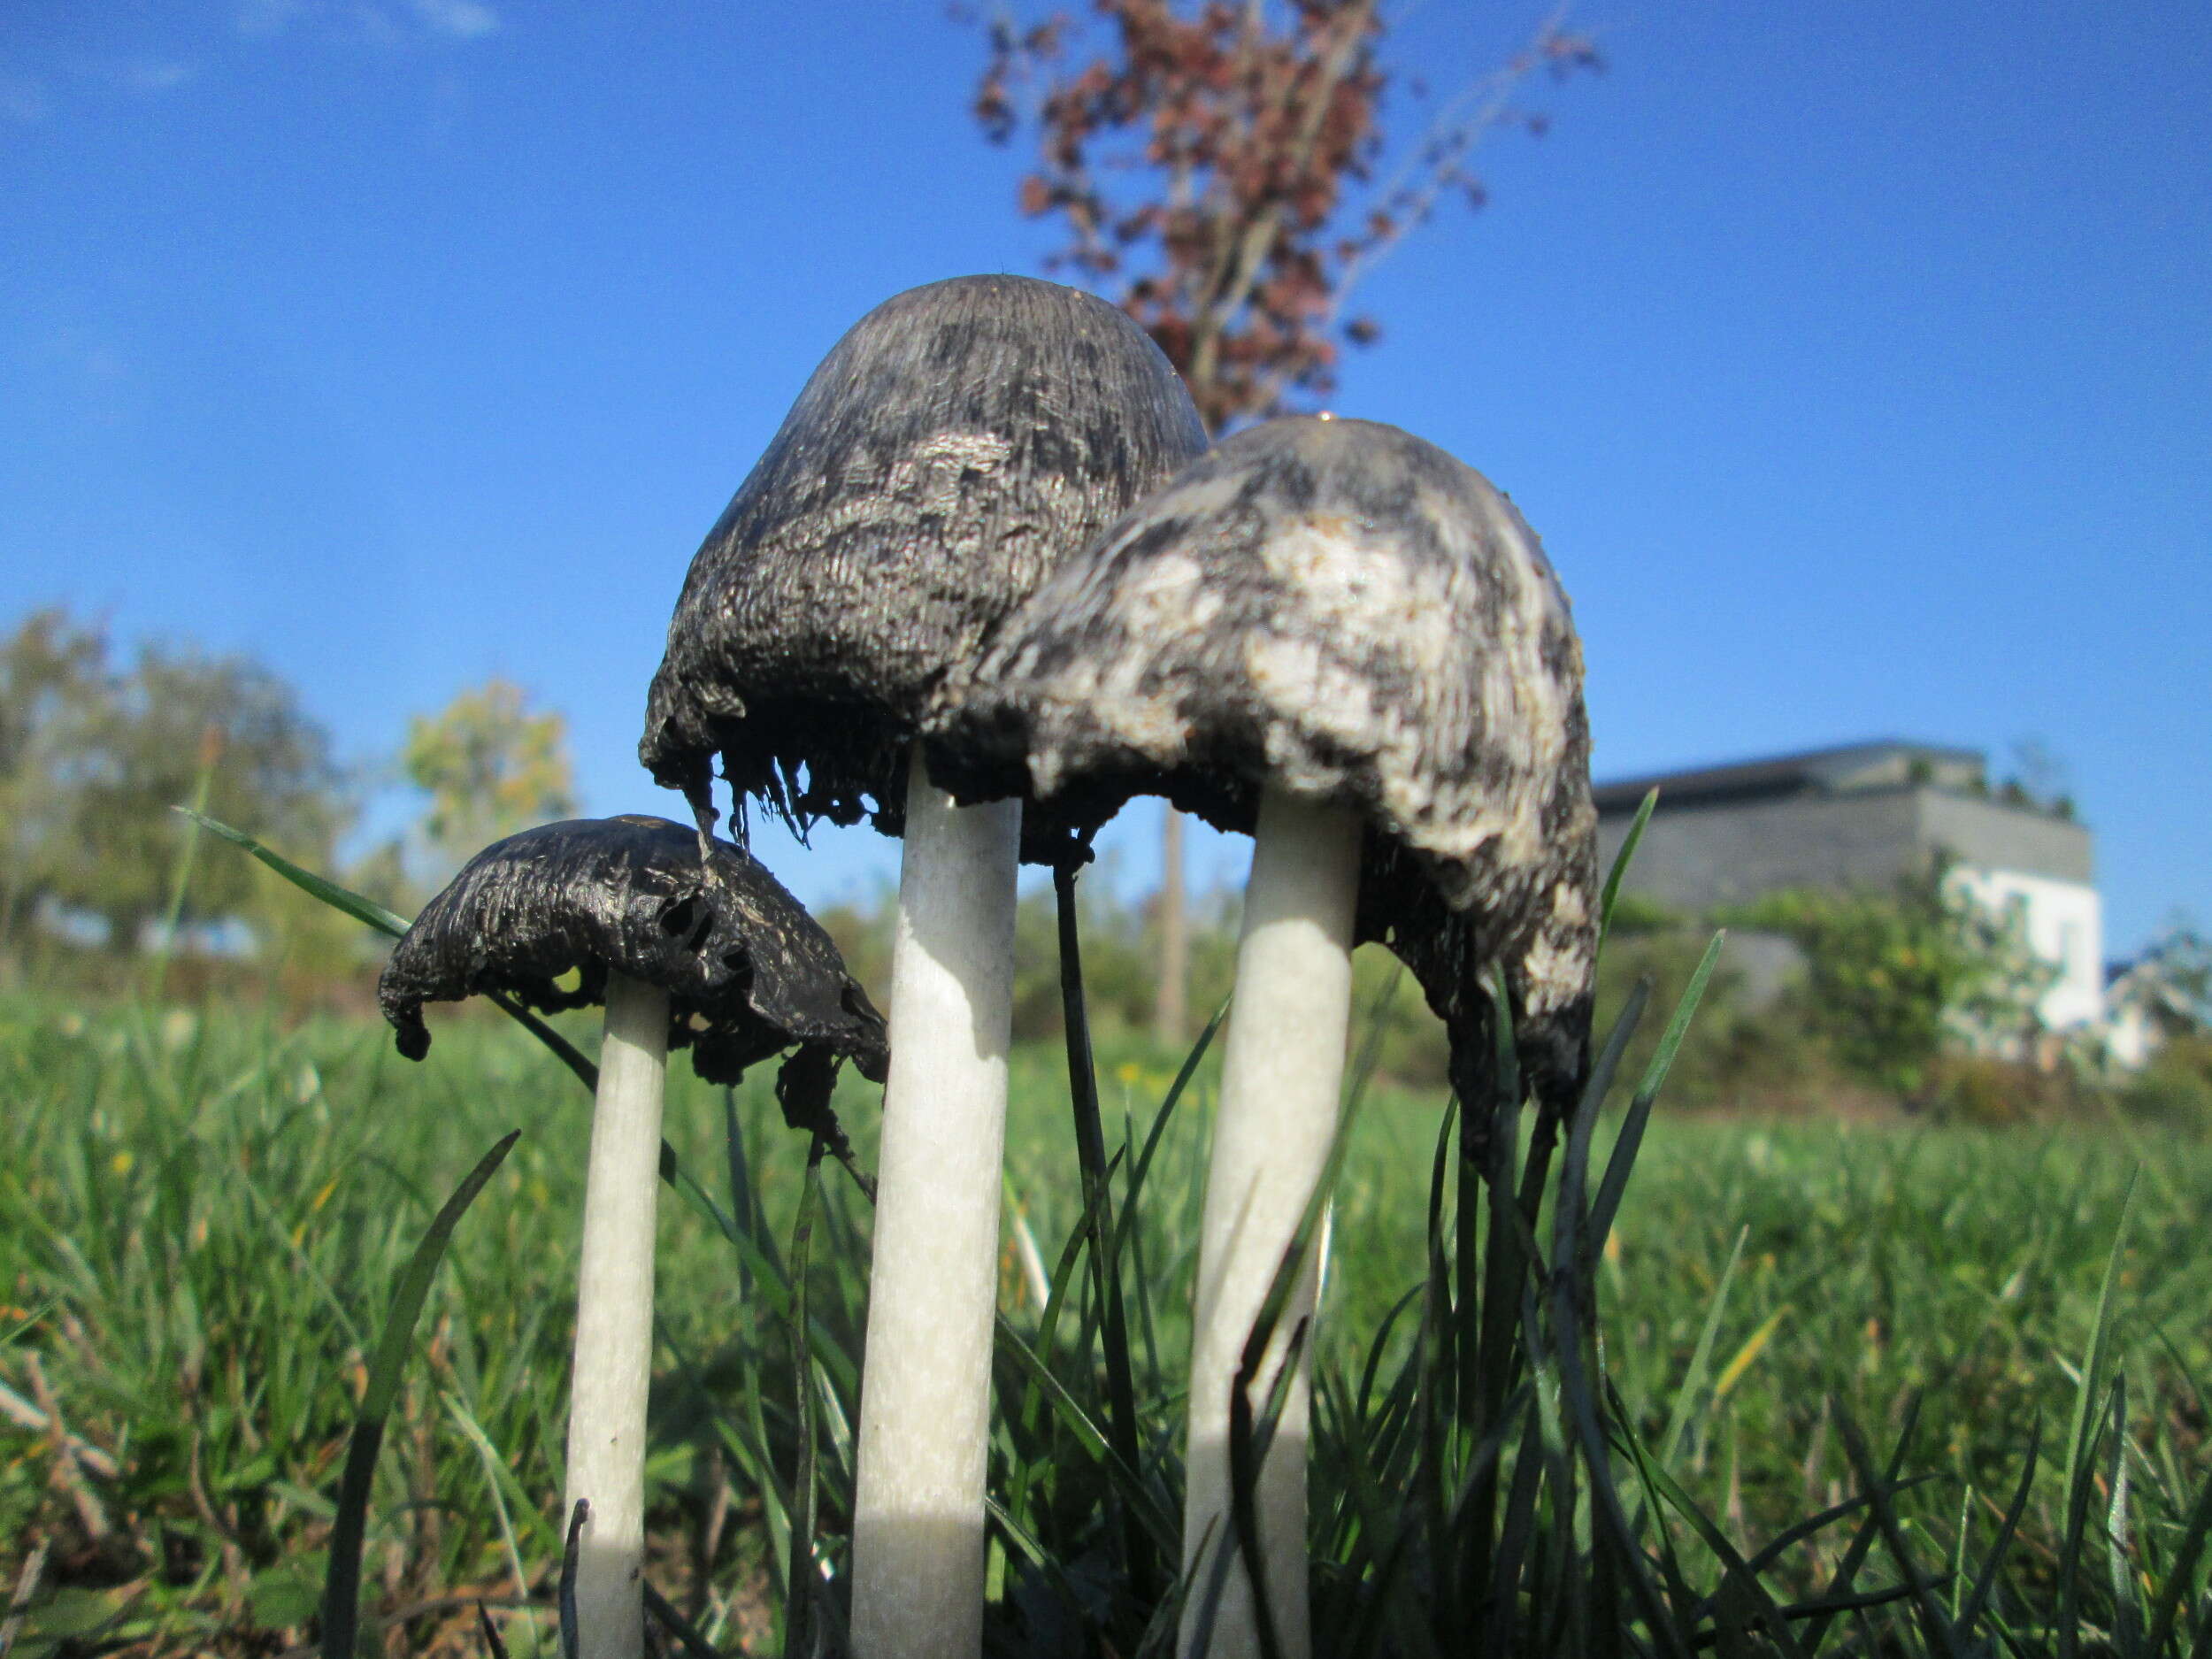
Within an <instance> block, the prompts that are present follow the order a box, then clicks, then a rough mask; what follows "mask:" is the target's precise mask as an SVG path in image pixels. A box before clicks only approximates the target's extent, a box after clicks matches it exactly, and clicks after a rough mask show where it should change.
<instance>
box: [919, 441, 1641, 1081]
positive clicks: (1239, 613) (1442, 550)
mask: <svg viewBox="0 0 2212 1659" xmlns="http://www.w3.org/2000/svg"><path fill="white" fill-rule="evenodd" d="M926 742H927V744H928V749H927V752H928V757H929V762H930V766H931V770H932V772H933V774H934V775H936V776H937V777H938V778H939V779H940V780H941V781H942V782H943V783H944V784H945V786H946V787H949V788H950V789H952V790H953V791H954V793H955V794H956V795H960V796H962V797H963V798H967V799H975V798H983V797H987V796H991V795H1004V794H1010V793H1016V792H1033V794H1034V795H1035V796H1036V797H1037V798H1039V799H1041V800H1042V801H1044V802H1046V803H1048V804H1049V805H1050V807H1051V808H1052V810H1056V811H1058V812H1060V813H1062V814H1063V815H1064V816H1065V817H1066V818H1068V819H1069V820H1070V821H1071V823H1072V824H1074V825H1076V826H1079V827H1081V826H1095V825H1097V824H1099V823H1102V822H1103V821H1104V820H1105V818H1109V817H1110V816H1111V815H1112V814H1113V812H1115V811H1116V810H1118V809H1119V807H1120V806H1121V804H1122V803H1123V802H1125V800H1127V799H1128V797H1129V796H1130V795H1135V794H1158V795H1167V796H1168V797H1169V798H1170V799H1171V800H1173V801H1174V802H1175V803H1177V804H1178V805H1179V806H1181V807H1184V808H1185V809H1187V810H1190V811H1194V812H1196V813H1197V814H1199V815H1200V816H1201V817H1202V818H1206V819H1207V820H1208V821H1209V822H1210V823H1212V824H1214V825H1216V826H1219V827H1221V828H1225V829H1233V830H1239V831H1245V832H1248V831H1250V829H1251V828H1252V827H1253V824H1254V820H1255V818H1256V812H1257V808H1258V801H1259V792H1260V788H1261V786H1262V784H1263V783H1264V782H1268V781H1272V782H1274V783H1275V784H1277V785H1278V786H1279V787H1282V788H1284V789H1286V790H1287V791H1289V792H1290V793H1291V794H1294V795H1300V796H1303V797H1307V798H1310V799H1316V800H1325V801H1333V802H1337V803H1341V804H1343V805H1346V806H1348V807H1351V808H1354V809H1356V810H1357V811H1358V812H1359V813H1360V814H1361V816H1362V817H1363V818H1364V820H1365V821H1366V824H1367V826H1368V832H1367V839H1366V844H1365V850H1364V854H1363V861H1364V862H1363V871H1362V876H1361V895H1360V903H1359V914H1358V918H1357V924H1356V925H1357V929H1358V933H1359V936H1360V937H1361V938H1362V939H1372V940H1381V941H1386V942H1387V943H1389V944H1390V945H1391V947H1392V949H1394V950H1396V951H1397V953H1398V954H1399V955H1400V956H1402V957H1403V958H1404V959H1405V961H1406V963H1407V964H1408V965H1409V967H1410V968H1412V969H1413V971H1414V972H1415V974H1416V976H1417V978H1418V979H1419V980H1420V981H1421V983H1422V986H1423V988H1424V990H1425V992H1426V993H1427V995H1428V998H1429V1001H1430V1003H1431V1005H1432V1007H1434V1008H1435V1009H1436V1010H1437V1012H1438V1013H1439V1014H1440V1015H1441V1016H1442V1017H1444V1018H1445V1019H1446V1020H1447V1022H1448V1024H1449V1025H1450V1026H1451V1028H1452V1033H1453V1041H1454V1047H1455V1067H1454V1070H1455V1080H1457V1081H1458V1082H1459V1083H1460V1085H1461V1087H1462V1088H1463V1091H1471V1089H1472V1087H1473V1086H1474V1084H1475V1082H1476V1080H1477V1078H1478V1077H1479V1073H1480V1072H1481V1071H1482V1069H1483V1068H1484V1067H1485V1065H1486V1063H1487V1054H1486V1050H1487V1048H1488V1046H1489V1045H1488V1041H1487V1040H1486V1038H1485V1037H1484V1036H1483V1035H1482V1029H1483V1027H1484V1025H1486V1020H1487V1018H1488V1012H1489V1010H1488V998H1487V996H1486V994H1485V993H1484V991H1483V990H1482V977H1483V973H1484V971H1485V970H1486V967H1487V966H1488V965H1489V964H1500V965H1502V967H1503V968H1504V970H1505V974H1506V979H1507V985H1508V990H1509V995H1510V996H1511V998H1512V1000H1513V1002H1514V1004H1515V1006H1514V1009H1513V1012H1514V1015H1515V1017H1516V1023H1517V1028H1518V1032H1519V1036H1520V1041H1521V1052H1522V1055H1523V1064H1524V1065H1525V1067H1526V1068H1527V1069H1528V1070H1529V1071H1530V1072H1531V1073H1532V1076H1533V1078H1534V1079H1535V1080H1536V1082H1537V1084H1538V1087H1539V1090H1540V1097H1542V1098H1544V1099H1545V1100H1546V1101H1547V1102H1548V1103H1551V1104H1554V1105H1558V1104H1561V1103H1563V1102H1564V1101H1565V1100H1566V1099H1567V1098H1568V1097H1569V1096H1571V1094H1572V1093H1573V1091H1574V1090H1575V1089H1576V1088H1577V1087H1578V1086H1579V1082H1580V1079H1581V1077H1582V1074H1583V1072H1584V1071H1585V1069H1586V1064H1587V1056H1588V1046H1589V1018H1590V994H1591V979H1592V972H1593V968H1594V956H1595V948H1596V932H1597V920H1598V899H1597V890H1596V865H1597V841H1596V826H1597V818H1596V813H1595V811H1594V810H1593V808H1592V805H1591V801H1590V761H1589V755H1590V740H1589V722H1588V718H1587V716H1586V713H1585V710H1584V706H1583V698H1582V652H1581V647H1580V644H1579V643H1578V641H1577V639H1576V636H1575V631H1574V625H1573V620H1572V618H1571V613H1570V611H1569V607H1568V603H1567V597H1566V595H1565V593H1564V592H1563V590H1562V589H1561V588H1560V585H1559V581H1558V579H1557V577H1556V576H1555V574H1554V573H1553V572H1552V569H1551V566H1550V565H1549V564H1548V562H1547V561H1546V559H1545V558H1544V556H1543V553H1542V551H1541V549H1540V548H1539V546H1538V543H1537V541H1536V537H1535V535H1534V534H1533V533H1532V531H1530V529H1529V528H1528V526H1526V525H1525V524H1524V523H1523V522H1522V520H1521V517H1520V515H1519V514H1518V513H1517V512H1516V511H1514V509H1513V506H1512V504H1511V503H1509V501H1507V500H1506V498H1505V497H1504V496H1503V495H1501V494H1500V493H1499V492H1498V491H1497V490H1495V489H1494V488H1492V487H1491V485H1490V484H1489V483H1488V482H1487V481H1486V480H1485V479H1484V478H1483V477H1482V476H1481V474H1479V472H1475V471H1474V470H1473V469H1472V468H1471V467H1469V466H1466V465H1463V464H1462V463H1461V462H1459V461H1457V460H1455V459H1454V458H1453V457H1451V456H1449V455H1448V454H1446V453H1445V452H1444V451H1443V450H1441V449H1437V448H1436V447H1435V446H1434V445H1432V444H1430V443H1426V442H1423V441H1422V440H1420V439H1418V438H1416V437H1413V436H1411V435H1410V434H1407V433H1404V432H1402V431H1400V430H1398V429H1397V428H1396V427H1394V426H1379V425H1376V424H1373V423H1371V422H1368V421H1362V420H1338V419H1327V418H1324V417H1305V418H1297V419H1283V420H1276V421H1270V422H1268V423H1266V424H1265V425H1263V426H1256V427H1253V428H1251V429H1249V430H1248V431H1246V432H1243V433H1240V434H1237V435H1236V436H1234V437H1232V438H1229V439H1226V440H1225V441H1224V442H1221V443H1220V444H1218V445H1217V446H1216V447H1215V448H1214V449H1212V450H1210V452H1208V453H1207V454H1205V455H1203V456H1202V457H1199V458H1198V459H1197V460H1196V461H1194V462H1193V463H1192V464H1191V465H1189V466H1187V467H1186V468H1185V469H1184V470H1183V472H1180V473H1179V474H1178V475H1177V477H1176V478H1175V479H1174V480H1173V481H1172V482H1171V483H1170V484H1169V485H1167V486H1166V487H1165V488H1163V489H1161V490H1160V491H1158V492H1157V493H1156V494H1155V495H1152V496H1151V497H1150V498H1148V500H1146V501H1144V502H1142V503H1140V504H1139V505H1138V506H1136V507H1135V508H1134V509H1133V510H1132V511H1130V512H1129V513H1127V514H1126V515H1125V517H1124V518H1121V519H1120V520H1119V521H1118V523H1116V524H1115V525H1113V526H1110V528H1109V529H1108V530H1107V531H1106V532H1105V534H1103V535H1102V536H1101V537H1100V539H1099V540H1098V541H1097V542H1095V543H1094V545H1093V546H1092V547H1091V548H1090V549H1087V550H1086V551H1085V552H1084V554H1082V555H1081V556H1080V557H1077V558H1075V559H1072V560H1071V561H1070V562H1069V563H1068V564H1066V565H1064V566H1062V567H1061V569H1060V570H1059V571H1058V572H1056V573H1055V574H1054V575H1053V576H1052V577H1051V578H1049V579H1048V580H1047V581H1046V582H1045V583H1044V584H1043V585H1042V586H1041V587H1040V588H1039V589H1038V590H1037V592H1036V593H1035V594H1033V595H1031V597H1030V599H1029V600H1028V602H1027V603H1025V604H1024V605H1023V607H1022V608H1021V610H1019V611H1017V612H1016V613H1015V614H1014V615H1013V616H1012V617H1011V618H1009V619H1008V621H1007V622H1006V623H1005V625H1004V626H1002V628H1001V629H1000V630H999V633H998V634H997V635H996V636H995V641H994V643H993V645H992V647H991V649H989V650H988V651H987V653H986V655H985V657H984V659H983V661H982V662H981V663H980V664H979V665H978V666H977V667H976V669H975V670H974V672H973V673H972V677H971V682H970V683H969V684H968V685H967V686H966V687H964V690H963V695H961V696H960V697H958V698H957V699H947V700H945V702H944V703H942V704H941V707H940V708H939V709H937V710H935V711H933V716H932V718H931V720H930V723H929V725H928V727H927V732H926ZM1482 1097H1483V1096H1482V1095H1478V1094H1473V1093H1471V1092H1470V1093H1468V1094H1467V1098H1470V1099H1477V1098H1482Z"/></svg>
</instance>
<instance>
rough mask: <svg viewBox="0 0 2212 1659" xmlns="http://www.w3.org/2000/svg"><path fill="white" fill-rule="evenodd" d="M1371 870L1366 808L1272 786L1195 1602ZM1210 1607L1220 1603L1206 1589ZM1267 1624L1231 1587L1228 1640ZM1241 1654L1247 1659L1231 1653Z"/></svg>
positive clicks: (1295, 1468) (1294, 1438) (1240, 960)
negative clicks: (1242, 1373)
mask: <svg viewBox="0 0 2212 1659" xmlns="http://www.w3.org/2000/svg"><path fill="white" fill-rule="evenodd" d="M1359 855H1360V822H1359V818H1358V816H1357V815H1356V813H1354V812H1353V811H1351V810H1349V809H1348V808H1346V807H1341V806H1335V805H1332V804H1329V803H1317V802H1313V801H1309V800H1304V799H1302V798H1300V797H1299V796H1296V795H1290V794H1287V793H1286V792H1285V791H1283V790H1281V789H1279V788H1276V787H1268V788H1266V789H1264V790H1263V792H1262V793H1261V795H1260V806H1259V822H1258V827H1257V830H1256V837H1255V840H1254V842H1253V849H1252V874H1251V878H1250V879H1249V880H1248V882H1247V884H1246V886H1245V889H1244V926H1243V932H1242V934H1241V936H1240V939H1239V941H1238V944H1237V975H1236V987H1237V1000H1236V1003H1235V1006H1234V1007H1233V1009H1232V1010H1231V1012H1230V1016H1229V1032H1228V1040H1227V1042H1226V1044H1225V1050H1224V1054H1223V1058H1222V1071H1221V1102H1220V1105H1219V1107H1218V1108H1217V1110H1216V1112H1215V1115H1214V1138H1213V1149H1212V1153H1211V1155H1210V1160H1209V1163H1208V1164H1207V1173H1206V1198H1205V1208H1204V1210H1203V1211H1202V1220H1201V1222H1200V1225H1199V1247H1198V1261H1199V1270H1198V1272H1199V1278H1198V1294H1197V1298H1196V1307H1195V1310H1194V1317H1193V1321H1192V1337H1191V1362H1190V1420H1189V1432H1188V1435H1187V1441H1186V1445H1187V1452H1186V1463H1185V1481H1186V1485H1187V1489H1188V1490H1190V1491H1191V1492H1193V1493H1194V1494H1198V1495H1197V1496H1196V1497H1195V1498H1194V1499H1193V1501H1192V1502H1191V1503H1190V1505H1189V1507H1188V1512H1187V1517H1188V1518H1187V1520H1186V1524H1185V1526H1184V1532H1183V1566H1184V1570H1185V1572H1186V1575H1187V1577H1188V1578H1189V1579H1190V1581H1191V1582H1192V1583H1193V1584H1194V1585H1195V1586H1202V1585H1203V1582H1204V1580H1203V1578H1202V1567H1203V1563H1202V1560H1201V1551H1202V1548H1203V1547H1204V1541H1205V1540H1206V1539H1207V1537H1208V1536H1209V1531H1210V1534H1211V1536H1214V1537H1217V1538H1223V1539H1225V1538H1227V1537H1228V1536H1229V1532H1228V1528H1229V1513H1228V1502H1227V1501H1228V1495H1229V1491H1230V1486H1229V1402H1230V1395H1231V1394H1232V1393H1233V1390H1234V1388H1235V1386H1236V1380H1237V1372H1238V1371H1239V1369H1240V1367H1241V1365H1242V1363H1243V1359H1244V1348H1245V1336H1246V1333H1248V1332H1249V1331H1250V1330H1251V1329H1252V1327H1253V1325H1254V1323H1255V1322H1256V1320H1257V1319H1258V1317H1259V1314H1260V1309H1261V1305H1262V1304H1263V1302H1266V1300H1267V1293H1268V1290H1269V1288H1270V1286H1272V1285H1273V1284H1274V1282H1275V1275H1276V1272H1277V1271H1278V1270H1279V1268H1280V1267H1281V1265H1282V1262H1283V1256H1284V1254H1285V1252H1286V1250H1287V1249H1288V1248H1290V1246H1291V1244H1292V1242H1293V1240H1294V1238H1295V1237H1296V1234H1297V1231H1298V1226H1299V1224H1300V1222H1301V1221H1302V1220H1303V1219H1304V1217H1305V1213H1306V1207H1307V1205H1308V1204H1309V1203H1310V1202H1311V1200H1312V1197H1313V1194H1314V1190H1315V1188H1316V1187H1318V1186H1319V1185H1320V1182H1321V1176H1322V1172H1323V1171H1324V1169H1325V1167H1326V1165H1327V1164H1328V1161H1329V1151H1330V1148H1331V1147H1332V1146H1333V1144H1334V1142H1335V1139H1336V1124H1337V1100H1338V1097H1339V1094H1340V1091H1341V1089H1342V1087H1343V1081H1344V1049H1345V1040H1346V1035H1347V1033H1348V1030H1349V1027H1350V1023H1351V1010H1352V920H1353V915H1354V912H1355V910H1356V908H1357V905H1358V902H1359ZM1316 1282H1317V1261H1316V1259H1315V1258H1314V1257H1313V1256H1309V1258H1308V1260H1307V1263H1306V1264H1305V1266H1304V1267H1303V1269H1302V1271H1301V1272H1300V1275H1299V1278H1298V1280H1297V1282H1296V1285H1295V1286H1294V1289H1293V1291H1292V1294H1291V1298H1290V1301H1289V1302H1288V1304H1287V1305H1286V1307H1285V1308H1284V1310H1283V1312H1282V1316H1281V1318H1280V1320H1279V1323H1278V1325H1277V1326H1276V1330H1275V1334H1274V1338H1273V1340H1272V1341H1271V1344H1270V1347H1269V1349H1268V1352H1267V1355H1266V1357H1265V1360H1264V1362H1263V1366H1262V1369H1261V1371H1260V1372H1259V1374H1258V1375H1257V1376H1256V1377H1254V1378H1253V1379H1252V1381H1251V1385H1250V1396H1251V1398H1252V1401H1253V1402H1254V1405H1255V1408H1256V1409H1257V1408H1258V1406H1259V1405H1260V1404H1261V1403H1262V1402H1265V1401H1267V1400H1268V1399H1270V1398H1271V1395H1272V1393H1273V1390H1274V1387H1275V1383H1276V1379H1277V1377H1278V1375H1279V1373H1280V1371H1281V1369H1282V1365H1283V1361H1284V1356H1285V1354H1286V1351H1287V1349H1288V1346H1289V1343H1290V1340H1291V1338H1292V1336H1293V1334H1294V1333H1295V1332H1296V1331H1297V1329H1298V1327H1299V1326H1300V1325H1302V1324H1304V1323H1306V1322H1307V1321H1309V1320H1310V1318H1311V1317H1312V1315H1313V1312H1314V1302H1315V1289H1316ZM1309 1371H1310V1348H1309V1347H1302V1348H1300V1349H1299V1353H1298V1360H1297V1367H1296V1370H1295V1371H1294V1372H1293V1373H1292V1375H1291V1377H1290V1379H1289V1381H1288V1385H1287V1387H1286V1390H1285V1392H1284V1394H1283V1395H1282V1409H1281V1413H1280V1416H1279V1418H1278V1419H1277V1422H1276V1427H1275V1437H1274V1440H1273V1443H1272V1448H1271V1450H1270V1452H1269V1454H1268V1457H1267V1460H1266V1462H1265V1463H1263V1465H1262V1466H1261V1473H1260V1479H1259V1483H1258V1489H1257V1494H1256V1496H1257V1500H1258V1501H1257V1504H1256V1508H1257V1511H1258V1516H1257V1518H1258V1522H1259V1539H1260V1552H1261V1557H1262V1560H1263V1563H1264V1571H1265V1572H1266V1575H1267V1581H1268V1585H1269V1591H1270V1601H1271V1604H1272V1605H1274V1606H1277V1607H1281V1606H1283V1605H1285V1603H1286V1601H1287V1600H1288V1599H1289V1598H1290V1597H1291V1596H1292V1595H1294V1594H1295V1593H1296V1592H1297V1591H1299V1590H1300V1589H1301V1588H1302V1586H1303V1585H1304V1583H1305V1571H1306V1439H1307V1420H1308V1416H1309V1410H1310V1397H1309V1383H1308V1374H1309ZM1191 1520H1197V1521H1198V1523H1199V1524H1198V1525H1196V1526H1195V1527H1194V1526H1192V1525H1190V1521H1191ZM1194 1599H1195V1600H1197V1601H1199V1602H1200V1603H1201V1604H1202V1602H1203V1601H1204V1599H1205V1596H1204V1591H1203V1589H1202V1587H1201V1588H1199V1589H1197V1590H1195V1591H1194ZM1255 1624H1256V1609H1255V1608H1254V1607H1253V1606H1252V1595H1251V1586H1250V1583H1249V1581H1248V1579H1247V1578H1246V1577H1245V1576H1244V1575H1243V1574H1242V1573H1238V1574H1236V1575H1235V1576H1234V1577H1233V1578H1231V1579H1230V1580H1229V1581H1228V1582H1227V1583H1226V1584H1225V1586H1223V1590H1222V1599H1221V1602H1220V1605H1219V1609H1218V1611H1217V1630H1218V1631H1220V1632H1232V1631H1238V1630H1248V1629H1252V1628H1254V1627H1255ZM1277 1629H1278V1631H1279V1634H1280V1636H1281V1639H1282V1646H1281V1647H1280V1650H1279V1651H1280V1652H1281V1654H1282V1655H1283V1659H1305V1656H1306V1654H1307V1650H1308V1643H1307V1641H1306V1640H1305V1635H1306V1631H1305V1624H1304V1621H1303V1620H1302V1619H1281V1618H1279V1619H1278V1623H1277ZM1217 1640H1218V1639H1217ZM1225 1651H1229V1652H1235V1651H1237V1649H1236V1647H1235V1646H1234V1645H1233V1644H1231V1645H1230V1646H1229V1647H1227V1648H1226V1649H1225Z"/></svg>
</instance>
